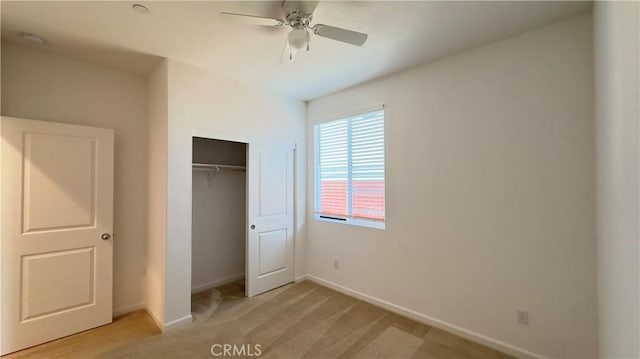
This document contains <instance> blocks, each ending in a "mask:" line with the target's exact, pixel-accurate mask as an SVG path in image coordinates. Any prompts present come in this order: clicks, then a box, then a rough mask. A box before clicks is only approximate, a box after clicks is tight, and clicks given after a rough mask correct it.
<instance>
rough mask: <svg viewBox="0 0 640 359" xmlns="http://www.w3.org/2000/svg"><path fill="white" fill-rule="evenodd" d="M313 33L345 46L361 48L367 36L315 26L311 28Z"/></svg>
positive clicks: (333, 27) (360, 33) (325, 26)
mask: <svg viewBox="0 0 640 359" xmlns="http://www.w3.org/2000/svg"><path fill="white" fill-rule="evenodd" d="M312 29H313V33H314V34H316V35H318V36H321V37H326V38H328V39H332V40H337V41H341V42H346V43H347V44H351V45H356V46H362V45H363V44H364V43H365V41H367V37H369V35H367V34H364V33H362V32H357V31H352V30H347V29H341V28H339V27H335V26H329V25H323V24H316V25H314V26H313V28H312Z"/></svg>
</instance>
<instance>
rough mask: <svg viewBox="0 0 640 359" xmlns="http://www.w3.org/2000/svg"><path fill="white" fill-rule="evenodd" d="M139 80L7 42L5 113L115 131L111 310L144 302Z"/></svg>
mask: <svg viewBox="0 0 640 359" xmlns="http://www.w3.org/2000/svg"><path fill="white" fill-rule="evenodd" d="M146 102H147V89H146V80H145V79H143V78H142V77H138V76H135V75H131V74H128V73H124V72H120V71H115V70H111V69H107V68H103V67H98V66H94V65H89V64H86V63H83V62H79V61H75V60H72V59H69V58H65V57H60V56H58V55H53V54H50V53H46V52H42V51H39V50H35V49H33V48H30V47H24V46H22V45H17V44H14V43H11V42H8V41H3V42H2V115H3V116H13V117H22V118H27V119H33V120H44V121H56V122H65V123H72V124H80V125H88V126H96V127H106V128H112V129H114V130H115V199H114V200H115V202H114V205H115V207H114V212H115V213H114V215H115V217H114V232H115V233H116V237H115V238H114V298H113V299H114V300H113V305H114V310H115V311H116V312H121V311H126V310H128V309H132V308H137V307H139V306H140V305H141V304H142V303H143V301H144V298H143V288H144V285H143V280H144V278H143V275H144V274H143V271H144V265H145V261H144V258H145V257H146V254H145V251H146V236H147V231H146V227H145V226H144V225H141V223H145V222H146V220H147V191H146V186H147V160H148V158H147V153H148V152H147V139H146V138H147V121H146V116H147V112H146Z"/></svg>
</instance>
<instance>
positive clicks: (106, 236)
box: [100, 233, 111, 241]
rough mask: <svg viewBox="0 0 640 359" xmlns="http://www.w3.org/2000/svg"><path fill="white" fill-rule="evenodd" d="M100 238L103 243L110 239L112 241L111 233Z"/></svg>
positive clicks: (103, 234)
mask: <svg viewBox="0 0 640 359" xmlns="http://www.w3.org/2000/svg"><path fill="white" fill-rule="evenodd" d="M100 238H102V240H103V241H108V240H109V239H111V235H110V234H109V233H102V235H101V236H100Z"/></svg>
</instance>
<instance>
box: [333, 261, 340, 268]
mask: <svg viewBox="0 0 640 359" xmlns="http://www.w3.org/2000/svg"><path fill="white" fill-rule="evenodd" d="M333 269H336V270H337V269H340V261H339V260H337V259H334V260H333Z"/></svg>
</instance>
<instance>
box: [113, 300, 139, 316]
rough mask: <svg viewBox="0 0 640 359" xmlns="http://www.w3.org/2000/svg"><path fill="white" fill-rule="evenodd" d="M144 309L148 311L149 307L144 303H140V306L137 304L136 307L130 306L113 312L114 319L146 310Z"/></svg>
mask: <svg viewBox="0 0 640 359" xmlns="http://www.w3.org/2000/svg"><path fill="white" fill-rule="evenodd" d="M144 309H147V306H146V305H144V303H140V304H136V305H130V306H128V307H121V308H118V309H114V310H113V314H112V317H113V318H117V317H121V316H123V315H125V314H129V313H131V312H135V311H138V310H144Z"/></svg>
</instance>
